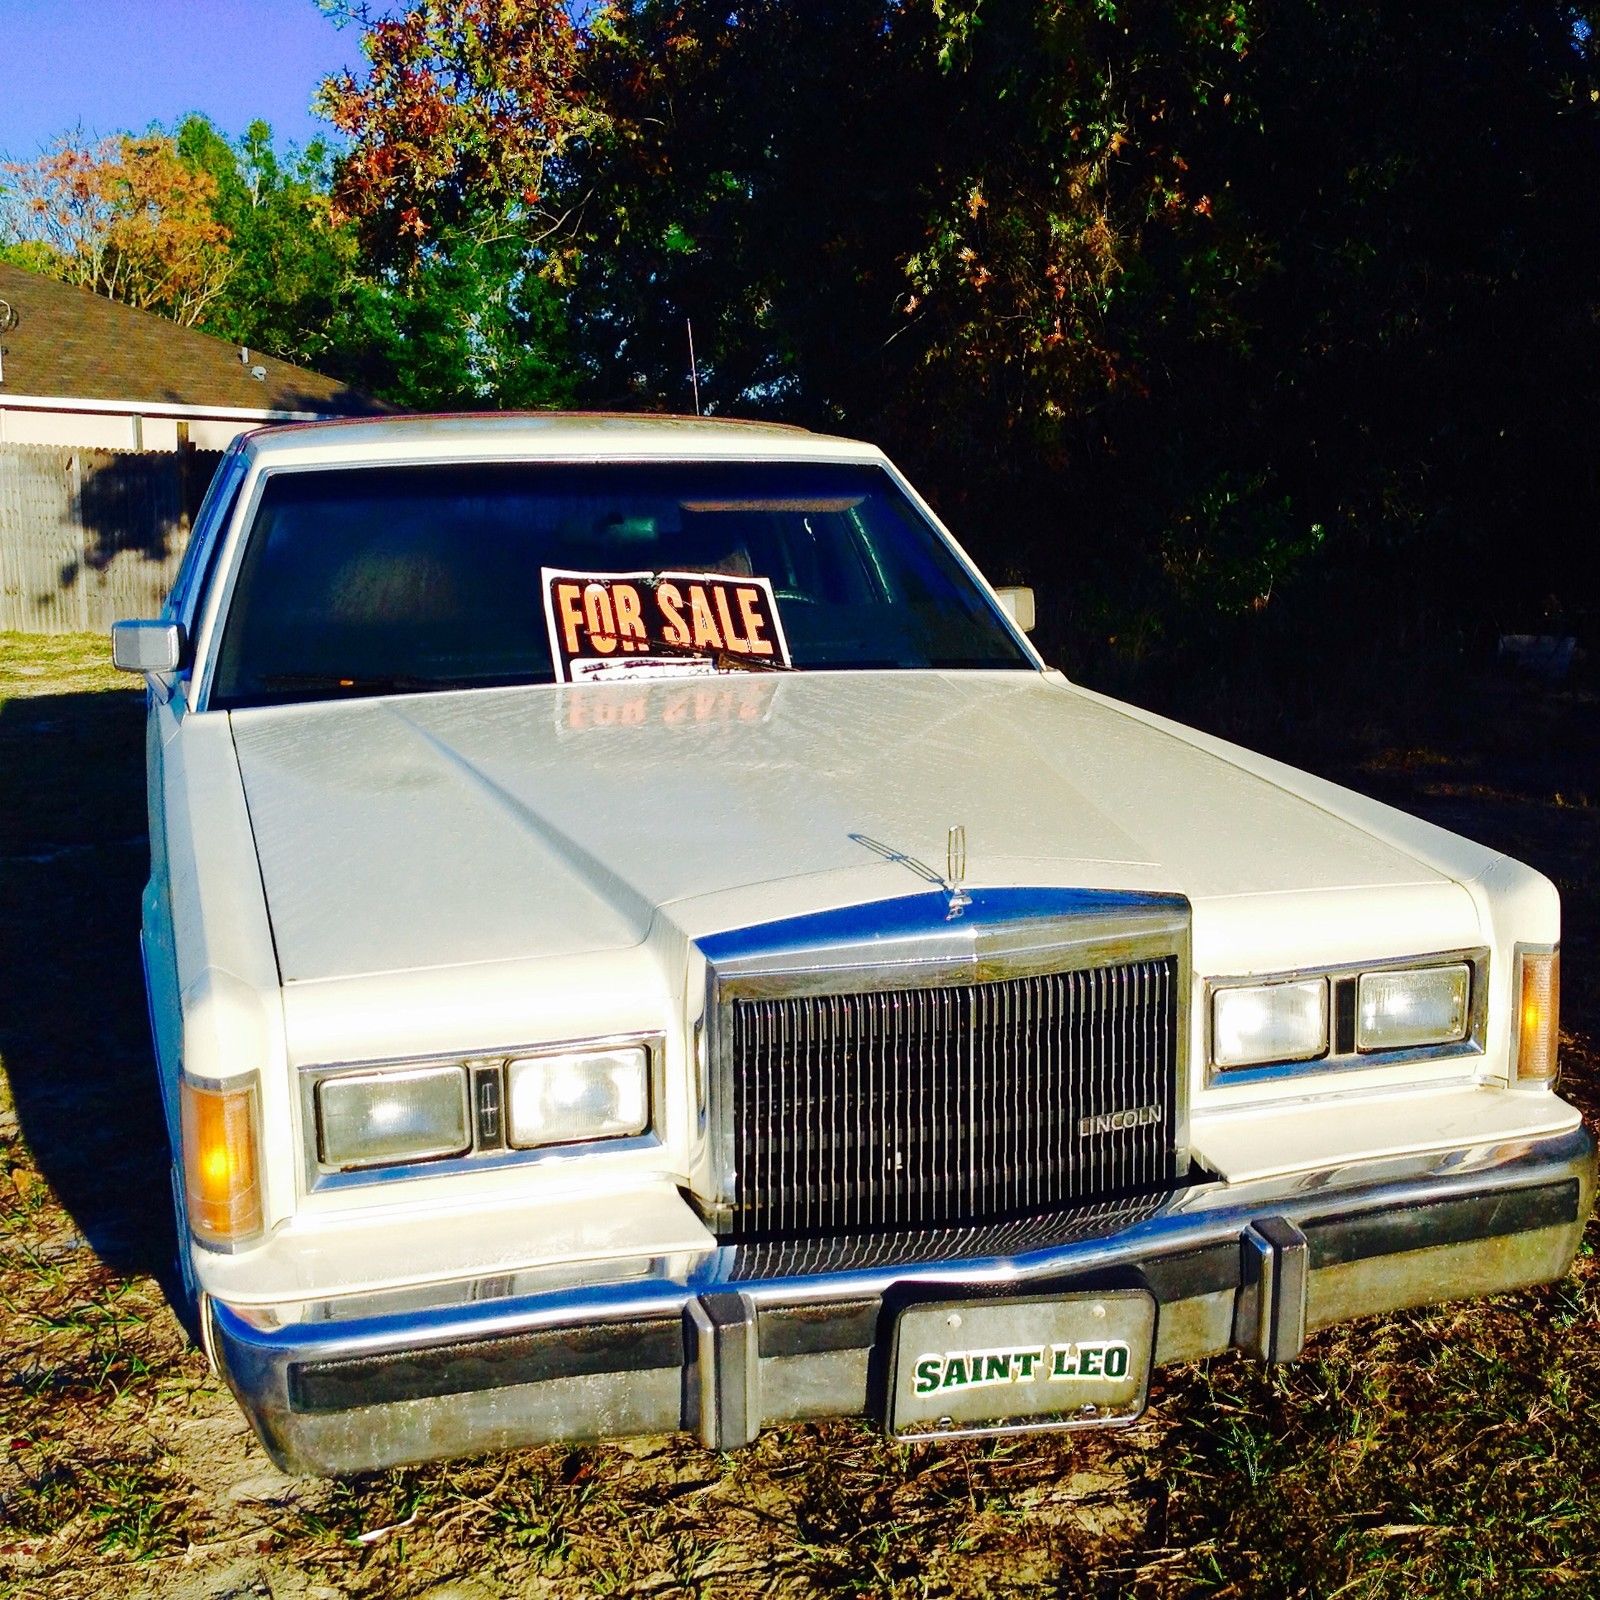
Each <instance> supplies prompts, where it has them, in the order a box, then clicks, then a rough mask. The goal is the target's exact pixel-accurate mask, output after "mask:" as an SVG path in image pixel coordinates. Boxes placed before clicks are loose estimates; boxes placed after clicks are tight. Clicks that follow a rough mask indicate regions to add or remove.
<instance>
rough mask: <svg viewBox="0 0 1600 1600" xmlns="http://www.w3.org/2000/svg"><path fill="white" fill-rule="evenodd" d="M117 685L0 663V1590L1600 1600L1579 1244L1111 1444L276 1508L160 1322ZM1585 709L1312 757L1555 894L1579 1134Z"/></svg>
mask: <svg viewBox="0 0 1600 1600" xmlns="http://www.w3.org/2000/svg"><path fill="white" fill-rule="evenodd" d="M124 684H125V680H122V679H119V678H115V677H113V676H112V675H111V674H110V672H109V669H108V668H107V667H106V666H105V663H104V649H103V646H102V645H101V644H100V642H99V641H73V640H67V641H60V640H46V641H32V640H20V641H19V640H18V639H17V637H16V636H10V637H6V638H3V639H0V1062H3V1069H4V1070H3V1073H0V1342H3V1348H4V1349H5V1351H6V1359H5V1362H4V1366H3V1370H0V1596H15V1597H18V1600H21V1597H29V1600H69V1597H71V1600H77V1597H79V1596H82V1595H86V1594H95V1595H108V1596H113V1597H119V1600H122V1597H126V1600H131V1597H135V1596H145V1595H151V1596H155V1595H159V1596H162V1597H163V1600H172V1597H176V1600H222V1597H224V1596H227V1597H231V1600H244V1597H247V1596H248V1597H257V1596H259V1597H263V1600H265V1597H269V1596H270V1597H273V1600H337V1597H341V1596H352V1597H362V1600H366V1597H378V1596H385V1597H387V1596H396V1597H408V1596H415V1597H422V1596H431V1597H433V1600H446V1597H447V1596H449V1597H454V1600H486V1597H489V1596H498V1595H529V1596H578V1595H592V1594H601V1595H608V1594H611V1595H637V1596H657V1595H660V1596H678V1595H686V1596H701V1595H703V1596H725V1595H726V1596H746V1595H748V1596H756V1595H762V1596H766V1595H779V1596H784V1595H796V1596H798V1595H815V1594H824V1595H829V1594H831V1595H863V1596H905V1597H920V1596H934V1595H952V1596H993V1595H1017V1594H1028V1595H1104V1596H1113V1595H1115V1596H1121V1595H1133V1596H1149V1597H1162V1600H1165V1597H1168V1596H1171V1597H1177V1596H1190V1595H1211V1596H1216V1597H1219V1600H1221V1597H1241V1596H1261V1597H1273V1600H1276V1597H1280V1596H1290V1595H1305V1596H1317V1597H1322V1600H1334V1597H1335V1596H1339V1597H1354V1600H1380V1597H1382V1600H1387V1597H1402V1600H1417V1597H1420V1596H1429V1597H1432V1596H1461V1597H1485V1600H1487V1597H1489V1596H1494V1597H1496V1600H1499V1597H1501V1596H1508V1597H1522V1596H1527V1597H1533V1596H1541V1597H1542V1596H1548V1595H1552V1594H1562V1593H1565V1594H1573V1595H1588V1594H1592V1593H1595V1592H1597V1591H1600V1488H1597V1487H1596V1486H1597V1485H1600V1275H1597V1270H1596V1263H1595V1257H1594V1243H1595V1241H1596V1238H1597V1234H1596V1231H1595V1229H1594V1227H1593V1226H1591V1230H1590V1235H1589V1239H1590V1242H1589V1245H1588V1246H1587V1247H1586V1250H1585V1253H1584V1255H1583V1256H1582V1257H1581V1258H1580V1260H1579V1263H1578V1265H1577V1268H1576V1269H1575V1271H1574V1273H1573V1274H1572V1275H1571V1276H1570V1277H1569V1278H1568V1280H1567V1281H1566V1282H1564V1283H1561V1284H1558V1285H1555V1286H1553V1287H1551V1288H1548V1289H1542V1290H1537V1291H1532V1292H1529V1293H1526V1294H1518V1295H1511V1296H1506V1297H1503V1298H1502V1299H1499V1300H1496V1301H1493V1302H1490V1303H1488V1304H1477V1305H1468V1306H1461V1307H1444V1308H1441V1309H1438V1310H1433V1311H1428V1312H1420V1313H1413V1314H1407V1315H1400V1316H1395V1317H1388V1318H1383V1319H1374V1320H1372V1321H1369V1322H1365V1323H1361V1324H1358V1325H1356V1326H1354V1327H1350V1328H1345V1329H1340V1330H1335V1331H1333V1332H1330V1333H1327V1334H1323V1335H1321V1336H1319V1337H1318V1338H1316V1339H1314V1340H1313V1341H1312V1343H1311V1346H1310V1348H1309V1350H1308V1352H1307V1358H1306V1359H1305V1360H1304V1361H1303V1362H1301V1363H1299V1364H1298V1365H1295V1366H1293V1367H1290V1368H1285V1369H1277V1370H1272V1371H1266V1370H1263V1369H1261V1368H1259V1367H1257V1366H1255V1365H1254V1364H1252V1363H1250V1362H1247V1361H1245V1360H1242V1359H1240V1358H1236V1357H1222V1358H1218V1359H1215V1360H1213V1361H1209V1362H1206V1363H1202V1364H1200V1365H1198V1366H1194V1367H1187V1368H1177V1369H1173V1370H1169V1371H1167V1372H1164V1373H1162V1374H1160V1375H1158V1378H1157V1381H1156V1384H1155V1387H1154V1391H1153V1396H1152V1404H1151V1407H1150V1410H1149V1412H1148V1413H1147V1415H1146V1416H1145V1418H1144V1419H1143V1420H1142V1421H1141V1422H1140V1423H1139V1424H1137V1425H1136V1426H1135V1427H1133V1428H1131V1429H1128V1430H1126V1431H1122V1432H1118V1433H1107V1434H1094V1435H1075V1436H1061V1435H1055V1436H1050V1435H1044V1436H1034V1437H1031V1438H1021V1439H1015V1440H1005V1441H997V1442H992V1443H965V1444H929V1445H921V1446H917V1447H914V1448H913V1447H906V1446H897V1445H893V1444H891V1443H889V1442H888V1441H886V1440H885V1439H883V1438H881V1437H880V1436H878V1435H877V1434H875V1433H873V1432H871V1431H870V1430H868V1429H867V1428H865V1427H862V1426H855V1425H852V1424H847V1423H838V1424H829V1425H826V1426H802V1427H790V1428H780V1429H774V1430H771V1431H770V1432H768V1433H766V1434H764V1435H763V1436H762V1437H761V1439H760V1440H759V1441H758V1442H757V1443H756V1445H755V1446H753V1447H752V1448H751V1449H749V1450H747V1451H743V1452H740V1453H739V1454H737V1455H734V1456H716V1455H712V1454H709V1453H708V1452H706V1451H704V1450H701V1449H700V1448H698V1447H697V1446H695V1445H693V1444H691V1443H689V1442H688V1441H685V1440H665V1439H657V1440H642V1441H636V1442H634V1443H632V1444H628V1445H616V1446H609V1447H605V1448H596V1449H584V1450H561V1449H547V1450H529V1451H522V1452H518V1453H516V1454H512V1455H507V1456H500V1457H495V1458H491V1459H484V1460H477V1461H466V1462H449V1463H442V1464H439V1465H435V1466H429V1467H419V1468H409V1469H404V1470H400V1471H394V1472H383V1473H373V1474H365V1475H361V1476H357V1477H352V1478H348V1479H343V1480H339V1481H335V1482H328V1483H322V1482H298V1481H293V1480H289V1479H286V1478H284V1477H282V1476H281V1475H279V1474H278V1473H276V1472H275V1471H274V1470H273V1468H272V1467H271V1465H270V1463H269V1462H268V1461H267V1459H266V1457H265V1456H264V1455H263V1453H262V1452H261V1450H260V1448H259V1446H258V1445H257V1444H256V1442H255V1440H254V1437H253V1436H252V1435H251V1434H250V1432H249V1431H248V1429H247V1428H246V1426H245V1424H244V1422H243V1420H242V1418H241V1417H240V1414H239V1412H238V1409H237V1407H236V1406H235V1405H234V1403H233V1401H232V1399H231V1397H230V1396H229V1395H228V1394H227V1392H226V1390H225V1389H224V1388H223V1387H222V1386H221V1385H220V1384H219V1383H217V1382H216V1381H215V1380H214V1379H212V1378H211V1377H209V1376H208V1375H207V1373H206V1371H205V1366H204V1363H203V1361H202V1360H201V1359H200V1358H199V1356H198V1355H197V1354H196V1353H195V1352H194V1350H193V1349H192V1347H190V1346H189V1345H188V1343H187V1341H186V1340H185V1338H184V1336H183V1334H182V1331H181V1330H180V1328H179V1326H178V1324H177V1322H176V1320H175V1318H174V1317H173V1315H172V1313H171V1310H170V1309H169V1306H168V1303H167V1298H166V1294H165V1292H164V1289H163V1280H164V1278H165V1276H166V1274H167V1262H168V1259H169V1256H170V1250H171V1243H172V1241H171V1225H170V1221H169V1219H168V1211H167V1207H168V1202H167V1192H166V1168H165V1157H164V1155H163V1154H162V1152H161V1148H160V1139H161V1132H160V1119H159V1112H158V1109H157V1107H156V1105H155V1099H154V1091H153V1085H152V1078H153V1075H152V1073H151V1069H150V1066H149V1062H148V1047H147V1045H146V1043H145V1038H144V1019H143V1016H142V1011H141V1001H140V991H139V978H138V971H137V961H136V955H135V948H134V937H135V934H136V929H137V898H138V891H139V885H140V883H141V881H142V878H143V875H144V872H145V861H144V856H143V845H142V830H143V818H142V805H143V799H142V786H141V780H140V768H141V762H142V743H141V740H142V733H141V727H140V707H139V703H138V699H137V697H136V696H134V695H131V694H118V693H108V692H106V691H107V690H108V689H120V688H122V687H123V686H124ZM1593 711H1594V706H1593V704H1592V703H1585V702H1583V701H1581V699H1574V700H1572V701H1571V703H1570V704H1569V705H1567V706H1566V708H1565V709H1563V704H1562V702H1560V700H1559V698H1558V700H1557V703H1556V710H1555V712H1554V713H1551V712H1550V710H1549V707H1548V705H1546V704H1545V702H1543V701H1541V702H1540V705H1539V708H1538V714H1537V716H1535V717H1533V718H1531V719H1526V718H1524V719H1520V720H1519V718H1518V716H1517V715H1516V707H1515V704H1514V703H1513V702H1510V701H1508V702H1507V703H1506V705H1505V709H1504V716H1503V718H1502V721H1503V722H1504V724H1505V726H1504V728H1503V729H1502V730H1501V731H1500V732H1498V733H1497V732H1496V730H1495V727H1494V726H1493V725H1492V720H1493V719H1490V721H1491V725H1490V726H1488V729H1487V732H1485V733H1483V735H1482V738H1481V740H1480V742H1479V743H1478V744H1472V745H1464V744H1460V743H1456V744H1450V745H1440V746H1430V745H1427V744H1423V743H1419V742H1418V741H1417V740H1415V739H1414V738H1407V739H1402V740H1399V741H1396V742H1394V743H1391V744H1385V743H1383V742H1382V741H1381V740H1377V741H1374V740H1373V739H1370V738H1365V737H1364V738H1363V739H1360V740H1347V741H1346V742H1345V743H1344V745H1343V746H1342V747H1339V746H1329V745H1327V744H1326V742H1324V743H1323V744H1322V746H1321V750H1322V755H1321V758H1320V765H1321V766H1322V767H1323V769H1324V770H1329V771H1331V772H1332V775H1334V776H1339V775H1340V774H1341V773H1342V774H1343V775H1344V776H1345V777H1346V779H1347V781H1354V782H1356V783H1358V784H1359V785H1361V786H1364V787H1367V788H1369V789H1370V790H1372V791H1373V792H1375V793H1378V794H1380V795H1381V796H1382V797H1383V798H1386V799H1392V800H1395V801H1397V802H1398V803H1401V804H1405V805H1408V806H1410V807H1411V808H1413V809H1419V810H1423V811H1425V812H1427V814H1429V815H1431V816H1434V817H1436V819H1437V820H1439V821H1441V822H1444V823H1445V824H1446V825H1447V826H1453V827H1457V828H1459V829H1461V830H1462V831H1464V832H1467V833H1471V834H1475V835H1477V836H1479V837H1482V838H1485V839H1487V840H1489V841H1490V842H1492V843H1495V844H1499V845H1503V846H1504V847H1505V848H1507V849H1511V850H1514V851H1515V852H1516V853H1518V854H1521V855H1523V856H1525V857H1526V858H1527V859H1529V860H1531V861H1533V862H1534V863H1535V864H1537V865H1539V866H1541V867H1542V868H1543V869H1544V870H1545V871H1548V872H1550V873H1551V874H1552V875H1553V876H1554V877H1555V878H1556V879H1557V880H1558V882H1560V883H1561V885H1562V888H1563V892H1564V894H1565V896H1566V905H1567V928H1568V931H1567V940H1566V948H1567V952H1568V955H1567V968H1568V970H1567V997H1566V998H1567V1003H1566V1014H1567V1029H1568V1031H1567V1034H1566V1037H1565V1048H1566V1062H1567V1070H1568V1074H1569V1090H1570V1092H1572V1093H1573V1094H1574V1096H1575V1097H1576V1098H1578V1099H1579V1100H1580V1102H1581V1103H1583V1104H1584V1105H1585V1106H1586V1108H1588V1109H1589V1110H1590V1111H1591V1112H1593V1111H1594V1110H1595V1109H1596V1105H1597V1101H1600V1094H1597V1090H1600V1055H1597V1051H1596V1048H1595V1041H1596V1038H1597V1030H1600V990H1597V985H1596V979H1595V966H1594V962H1593V960H1592V955H1593V952H1594V939H1595V929H1596V926H1597V919H1600V840H1597V839H1596V836H1595V833H1594V828H1595V825H1596V824H1595V818H1596V813H1595V812H1594V811H1593V810H1592V809H1591V808H1590V807H1589V806H1588V804H1587V803H1584V804H1579V803H1578V802H1577V800H1576V799H1575V797H1588V796H1591V795H1593V794H1595V793H1596V792H1597V789H1600V785H1597V783H1596V779H1595V771H1594V758H1593V739H1592V738H1590V739H1589V742H1588V743H1587V744H1586V743H1585V742H1584V741H1585V737H1586V736H1585V735H1584V734H1583V732H1582V727H1583V726H1584V725H1586V724H1585V718H1587V717H1590V716H1592V713H1593ZM1563 719H1565V720H1563ZM1569 723H1570V724H1571V727H1572V730H1573V732H1572V735H1571V736H1570V737H1569V736H1568V735H1567V733H1566V732H1564V731H1563V730H1564V729H1566V728H1567V726H1568V724H1569ZM1595 723H1596V725H1597V726H1600V719H1595ZM1530 725H1531V726H1533V727H1534V728H1535V730H1536V737H1535V736H1534V735H1528V734H1527V733H1526V728H1527V727H1528V726H1530ZM1529 738H1534V743H1535V745H1537V746H1538V748H1533V749H1531V750H1530V748H1528V744H1527V740H1528V739H1529ZM1497 740H1499V741H1500V742H1499V743H1498V744H1497V742H1496V741H1497ZM1519 741H1520V742H1519ZM1330 748H1332V749H1334V750H1335V753H1336V755H1337V762H1336V763H1335V762H1334V761H1333V760H1332V759H1331V758H1330V757H1329V755H1328V751H1329V749H1330ZM1497 750H1498V751H1500V757H1499V758H1497V754H1496V752H1497ZM1286 753H1289V754H1291V755H1292V754H1294V753H1295V752H1293V751H1289V752H1286ZM1299 754H1300V758H1301V759H1302V760H1307V761H1309V760H1310V758H1309V757H1308V755H1307V753H1306V752H1305V751H1301V752H1299ZM1310 764H1318V763H1317V762H1311V763H1310Z"/></svg>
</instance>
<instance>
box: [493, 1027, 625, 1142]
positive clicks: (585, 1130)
mask: <svg viewBox="0 0 1600 1600" xmlns="http://www.w3.org/2000/svg"><path fill="white" fill-rule="evenodd" d="M649 1068H650V1056H649V1052H648V1051H646V1050H645V1048H644V1046H643V1045H622V1046H618V1047H616V1048H614V1049H610V1050H575V1051H571V1052H568V1053H566V1054H563V1055H548V1056H523V1057H521V1058H520V1059H518V1060H516V1061H513V1062H512V1063H511V1064H510V1066H509V1067H507V1068H506V1099H507V1102H508V1104H509V1108H510V1114H509V1117H508V1124H509V1135H510V1142H511V1143H512V1144H513V1145H514V1146H516V1147H517V1148H518V1149H521V1150H527V1149H530V1148H532V1147H533V1146H534V1145H543V1144H573V1143H576V1142H578V1141H580V1140H589V1139H623V1138H627V1137H628V1136H629V1135H630V1134H640V1133H643V1132H644V1130H645V1128H646V1127H647V1126H648V1125H649V1121H650V1088H649V1077H650V1073H649Z"/></svg>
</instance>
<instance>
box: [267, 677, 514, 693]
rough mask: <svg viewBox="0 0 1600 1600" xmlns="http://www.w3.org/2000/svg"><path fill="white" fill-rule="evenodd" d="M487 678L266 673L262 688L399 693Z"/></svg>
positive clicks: (455, 686)
mask: <svg viewBox="0 0 1600 1600" xmlns="http://www.w3.org/2000/svg"><path fill="white" fill-rule="evenodd" d="M491 681H492V680H490V679H486V678H425V677H421V676H418V675H415V674H411V673H402V672H392V673H377V674H362V673H350V674H346V673H342V672H269V673H268V674H267V675H266V676H265V677H263V678H262V680H261V685H262V687H263V688H264V689H325V690H328V691H333V690H337V689H348V690H350V691H351V693H353V694H400V693H406V692H409V691H412V690H418V689H474V688H478V687H479V686H481V685H483V684H485V683H488V682H491Z"/></svg>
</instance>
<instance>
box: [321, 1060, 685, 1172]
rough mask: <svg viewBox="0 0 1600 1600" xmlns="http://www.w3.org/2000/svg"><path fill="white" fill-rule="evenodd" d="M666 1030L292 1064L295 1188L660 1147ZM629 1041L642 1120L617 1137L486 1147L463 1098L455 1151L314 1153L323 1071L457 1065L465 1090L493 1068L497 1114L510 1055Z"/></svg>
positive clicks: (354, 1073) (326, 1074) (348, 1073)
mask: <svg viewBox="0 0 1600 1600" xmlns="http://www.w3.org/2000/svg"><path fill="white" fill-rule="evenodd" d="M666 1043H667V1041H666V1035H665V1034H663V1033H660V1032H643V1033H614V1034H605V1035H603V1036H600V1037H596V1038H592V1039H572V1040H558V1041H552V1040H549V1039H546V1040H542V1041H541V1042H540V1043H538V1044H527V1045H509V1046H506V1047H504V1048H500V1049H495V1050H474V1051H471V1052H464V1053H462V1054H461V1055H445V1054H436V1055H427V1056H399V1057H391V1058H388V1059H384V1060H376V1061H338V1062H314V1063H308V1064H307V1065H304V1066H301V1067H299V1068H298V1069H297V1070H296V1073H295V1077H296V1084H297V1093H296V1096H295V1100H296V1104H297V1106H298V1109H299V1115H300V1129H299V1138H300V1157H301V1171H300V1180H301V1186H302V1192H303V1193H305V1194H320V1193H324V1192H327V1191H329V1190H337V1189H351V1188H358V1187H360V1188H366V1187H371V1186H373V1185H375V1184H391V1183H401V1182H406V1181H408V1180H411V1179H417V1178H440V1177H449V1176H451V1175H453V1174H455V1173H461V1172H498V1171H500V1170H501V1169H502V1168H505V1167H521V1166H528V1165H531V1164H533V1163H537V1162H542V1161H559V1160H566V1161H571V1160H574V1159H577V1158H580V1157H586V1156H593V1155H620V1154H623V1153H625V1152H629V1151H637V1150H660V1149H662V1148H663V1144H662V1139H661V1131H660V1117H661V1108H662V1106H663V1105H664V1104H665V1103H666ZM630 1045H639V1046H642V1047H643V1049H644V1051H645V1053H646V1055H647V1057H648V1058H649V1060H648V1066H647V1068H646V1073H647V1080H648V1082H647V1086H648V1093H649V1097H650V1100H649V1107H648V1115H649V1122H648V1124H647V1126H646V1128H645V1131H644V1132H643V1133H641V1134H632V1135H625V1136H623V1137H621V1138H617V1139H587V1140H583V1141H580V1142H575V1143H572V1144H546V1145H537V1146H535V1147H534V1148H533V1149H530V1150H516V1149H512V1148H511V1147H510V1146H509V1145H500V1146H496V1147H494V1148H491V1149H485V1148H483V1147H482V1146H481V1145H480V1144H479V1140H478V1128H477V1121H476V1106H475V1104H472V1103H471V1102H470V1101H469V1105H468V1122H469V1124H470V1126H471V1130H472V1148H471V1149H470V1150H468V1151H466V1152H465V1153H464V1154H462V1155H459V1156H448V1155H447V1156H431V1157H426V1158H418V1159H413V1160H411V1161H405V1162H397V1163H395V1164H393V1165H391V1166H382V1167H352V1168H343V1167H331V1166H328V1165H326V1164H325V1163H324V1162H323V1161H322V1160H321V1155H320V1150H321V1130H320V1128H319V1125H318V1121H317V1086H318V1084H320V1083H323V1082H326V1081H327V1080H328V1079H329V1078H344V1077H359V1076H366V1075H370V1074H373V1073H384V1072H407V1071H416V1070H418V1069H421V1068H427V1067H459V1068H461V1069H462V1071H463V1075H464V1077H465V1079H466V1081H467V1084H468V1088H469V1091H470V1086H471V1081H472V1069H473V1068H484V1067H487V1068H490V1069H491V1070H493V1069H496V1068H498V1070H499V1072H500V1074H501V1083H502V1093H501V1117H502V1121H503V1120H504V1118H505V1116H506V1114H507V1113H506V1109H505V1108H506V1100H505V1092H504V1083H505V1070H506V1067H507V1064H508V1063H510V1062H511V1061H514V1060H523V1059H525V1058H527V1057H530V1056H559V1055H571V1054H574V1053H576V1052H582V1051H585V1050H615V1049H621V1048H624V1047H627V1046H630Z"/></svg>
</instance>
